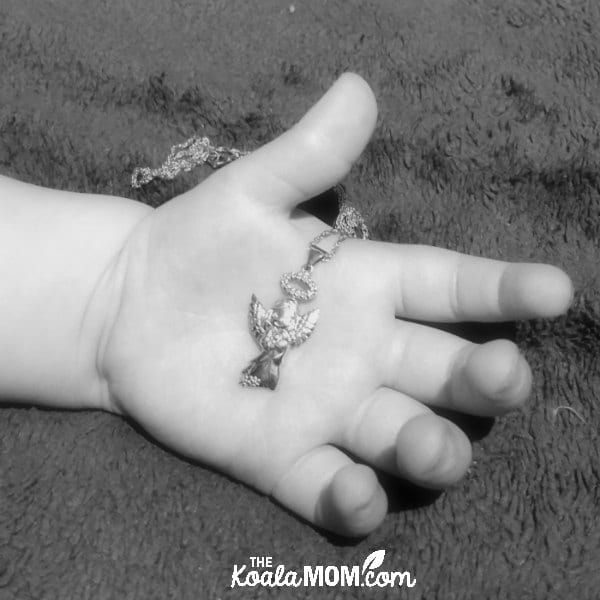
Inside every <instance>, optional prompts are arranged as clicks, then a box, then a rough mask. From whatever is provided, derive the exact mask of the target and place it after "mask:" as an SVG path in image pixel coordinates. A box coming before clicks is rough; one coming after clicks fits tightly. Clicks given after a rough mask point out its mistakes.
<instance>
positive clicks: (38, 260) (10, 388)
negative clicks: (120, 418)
mask: <svg viewBox="0 0 600 600" xmlns="http://www.w3.org/2000/svg"><path fill="white" fill-rule="evenodd" d="M151 211H152V209H151V208H149V207H147V206H145V205H143V204H141V203H139V202H135V201H131V200H127V199H125V198H115V197H110V196H99V195H94V194H79V193H73V192H63V191H59V190H50V189H45V188H40V187H37V186H33V185H29V184H24V183H20V182H17V181H14V180H10V179H6V178H4V177H0V277H1V279H2V281H3V290H4V293H3V294H2V297H1V298H0V315H1V316H0V356H2V357H3V359H2V361H0V398H4V399H10V400H12V401H21V402H33V403H37V404H43V405H52V406H60V407H63V408H109V406H108V405H107V404H106V402H105V399H104V396H105V394H104V393H103V391H102V390H103V381H102V378H101V377H100V376H99V373H98V368H97V356H98V351H99V350H98V344H99V340H100V338H101V331H102V328H103V323H104V314H105V313H106V311H107V308H106V306H108V304H107V303H108V302H109V296H110V294H109V293H108V291H105V290H110V289H111V285H112V284H109V283H108V281H109V280H111V278H112V275H111V273H113V271H114V265H115V264H116V263H117V262H118V256H119V254H120V252H121V249H122V248H123V246H124V244H125V241H126V239H127V237H128V236H129V235H130V233H131V231H132V230H133V229H134V228H135V227H136V225H137V224H138V223H139V222H140V221H141V220H142V219H143V218H145V216H146V215H147V214H148V213H149V212H151ZM113 287H114V286H113ZM105 305H106V306H105Z"/></svg>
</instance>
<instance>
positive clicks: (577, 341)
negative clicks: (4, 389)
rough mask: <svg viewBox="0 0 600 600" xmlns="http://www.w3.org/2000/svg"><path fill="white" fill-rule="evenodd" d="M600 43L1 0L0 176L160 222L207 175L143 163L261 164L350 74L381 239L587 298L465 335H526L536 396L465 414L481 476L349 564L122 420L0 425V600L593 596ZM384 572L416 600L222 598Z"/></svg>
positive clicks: (549, 1) (543, 29)
mask: <svg viewBox="0 0 600 600" xmlns="http://www.w3.org/2000/svg"><path fill="white" fill-rule="evenodd" d="M599 40H600V8H599V4H598V3H597V2H595V1H594V0H592V1H590V0H567V1H559V0H537V1H536V2H533V1H529V0H502V1H500V0H437V1H434V0H425V1H424V0H402V1H401V2H396V1H395V0H388V1H385V2H378V3H367V2H359V1H352V2H343V1H342V0H327V1H325V0H321V1H318V0H314V1H306V2H297V3H296V4H295V5H294V4H290V3H282V2H278V1H275V0H268V1H262V2H260V4H259V3H249V2H243V1H229V2H217V1H216V0H214V1H211V2H208V1H205V2H201V1H198V0H130V1H126V0H120V1H118V0H117V1H114V2H98V1H97V0H79V1H78V2H70V1H69V0H54V1H53V2H43V1H42V0H38V1H35V0H2V2H1V3H0V173H2V174H5V175H10V176H13V177H16V178H18V179H22V180H24V181H28V182H32V183H36V184H41V185H44V186H49V187H55V188H61V189H69V190H77V191H90V192H97V193H104V194H115V195H121V196H127V197H131V198H137V199H140V200H143V201H144V202H147V203H149V204H151V205H154V206H156V205H159V204H160V203H162V202H165V201H167V200H168V199H170V198H172V197H173V196H175V195H177V194H179V193H181V192H182V191H184V190H187V189H189V188H190V187H191V186H193V185H195V184H196V183H198V182H199V181H201V180H202V179H204V178H205V177H206V176H207V175H208V174H209V173H208V171H207V170H206V169H205V168H200V169H197V170H195V171H193V172H190V173H189V174H186V175H184V176H181V177H180V178H178V179H177V180H175V181H173V182H170V183H156V184H152V185H150V186H148V187H146V188H145V189H144V190H142V191H139V192H137V191H133V190H132V189H131V188H130V187H129V177H130V174H131V170H132V169H133V168H134V167H135V166H138V165H146V164H151V165H158V164H159V163H160V162H161V161H162V160H163V159H164V157H165V156H166V155H167V153H168V150H169V148H170V147H171V145H172V144H174V143H176V142H180V141H183V140H185V139H186V138H187V137H189V136H191V135H193V134H195V133H201V134H206V135H209V136H210V137H211V138H212V139H214V140H215V141H216V142H218V143H222V144H226V145H234V146H237V147H244V148H255V147H257V146H258V145H260V144H262V143H263V142H265V141H267V140H270V139H272V138H273V137H274V136H275V135H277V134H278V133H280V132H282V131H283V130H284V129H285V128H286V127H288V126H289V125H291V124H292V123H293V122H294V121H295V120H296V119H297V118H298V117H300V116H301V115H302V114H303V112H304V111H305V110H306V109H307V108H308V107H309V106H310V105H311V103H312V102H313V101H315V100H316V99H317V98H318V97H319V95H320V94H321V93H322V92H323V91H324V90H325V89H326V88H327V87H328V86H329V85H330V84H331V83H332V81H333V80H334V79H335V77H336V76H337V75H339V74H340V73H342V72H343V71H345V70H353V71H356V72H358V73H360V74H361V75H362V76H363V77H365V79H367V81H369V83H370V84H371V86H372V87H373V89H374V91H375V93H376V96H377V98H378V101H379V106H380V117H379V122H378V127H377V131H376V134H375V136H374V138H373V140H372V142H371V144H370V146H369V147H368V149H367V151H366V153H365V155H364V156H363V158H362V159H361V160H360V162H359V163H358V164H357V165H356V167H355V168H354V170H353V171H352V174H351V175H350V177H349V178H348V179H347V181H346V182H345V183H346V186H347V189H348V191H349V193H350V195H351V197H352V198H353V200H354V201H356V202H357V203H358V204H359V206H360V207H361V209H362V210H363V211H364V212H366V213H367V214H368V215H369V221H370V224H371V228H372V230H373V232H374V236H375V237H378V238H381V239H385V240H390V241H402V242H414V243H425V244H434V245H438V246H443V247H447V248H452V249H455V250H460V251H465V252H469V253H473V254H477V255H485V256H490V257H493V258H500V259H507V260H527V261H542V262H551V263H554V264H557V265H559V266H561V267H563V268H564V269H565V270H566V271H567V272H568V273H569V274H570V275H571V276H572V278H573V280H574V282H575V285H576V287H577V294H576V299H575V303H574V306H573V308H572V310H571V311H570V312H569V314H568V315H567V316H566V317H564V318H561V319H558V320H556V321H545V320H540V321H533V322H518V323H508V324H502V325H495V326H480V325H474V324H465V325H464V326H460V327H457V328H454V329H453V331H456V332H458V333H461V334H463V335H466V336H467V337H469V338H470V339H473V340H476V341H482V340H487V339H492V338H494V337H498V336H500V337H508V338H510V339H514V340H516V342H517V343H518V344H519V346H520V348H521V349H522V350H523V352H524V353H525V355H526V357H527V358H528V360H529V361H530V363H531V365H532V368H533V371H534V376H535V384H534V392H533V396H532V398H531V401H530V402H529V404H528V405H527V407H526V408H525V409H523V410H522V411H520V412H518V413H515V414H512V415H510V416H507V417H505V418H502V419H498V420H497V421H496V422H493V421H492V420H484V419H476V418H464V417H462V418H461V417H456V418H457V419H458V421H459V422H460V423H461V424H462V425H463V426H464V427H465V428H466V430H467V432H468V433H469V435H470V436H471V437H472V439H473V443H474V461H473V465H472V467H471V469H470V471H469V474H468V476H467V477H466V479H465V480H464V481H463V482H462V483H461V484H459V485H458V486H456V487H455V488H453V489H452V490H450V491H448V492H446V493H444V494H441V495H436V494H431V493H425V492H423V491H421V490H418V489H415V488H412V487H410V486H408V485H406V484H402V483H399V482H397V481H393V480H391V479H384V482H385V485H386V487H387V490H388V492H389V495H390V498H391V508H392V512H391V513H390V514H389V516H388V517H387V518H386V520H385V522H384V524H383V526H382V527H381V528H380V529H379V530H377V531H376V532H375V533H374V534H373V535H371V536H370V537H368V538H367V539H365V540H362V541H358V542H349V541H347V540H343V539H340V538H336V537H332V536H329V535H327V534H324V533H323V532H321V531H317V530H315V529H313V528H312V527H310V526H309V525H307V524H306V523H304V522H301V521H300V520H298V519H297V518H295V517H294V516H292V515H290V514H288V513H287V512H286V511H284V510H283V509H282V508H280V507H279V506H277V505H276V504H274V503H273V502H271V501H270V500H268V499H267V498H265V497H263V496H260V495H258V494H256V493H255V492H253V491H252V490H250V489H248V488H246V487H245V486H243V485H241V484H238V483H237V482H235V481H231V480H229V479H227V478H225V477H223V476H222V475H220V474H218V473H214V472H211V471H210V470H207V469H206V468H204V467H203V466H202V465H197V464H192V463H190V462H187V461H185V460H183V459H181V458H180V457H178V456H175V455H174V454H172V453H170V452H169V451H168V450H167V449H165V448H162V447H161V446H159V445H157V444H156V443H155V442H154V441H152V440H151V439H148V438H147V437H146V436H145V435H144V434H143V432H141V431H139V430H138V429H137V428H136V426H135V425H134V424H133V423H129V422H127V421H124V420H123V419H121V418H118V417H115V416H111V415H108V414H104V413H101V412H80V413H68V412H61V411H52V410H40V409H37V408H35V407H21V406H11V405H10V404H8V405H5V407H4V408H2V409H0V503H1V504H0V598H1V599H2V600H29V599H40V598H44V599H46V598H48V599H55V598H56V599H61V600H64V599H70V598H73V599H75V598H76V599H86V598H90V599H94V600H98V599H115V600H125V599H144V600H148V599H153V598H156V599H161V600H162V599H166V598H173V599H177V600H184V599H190V600H191V599H198V598H209V599H216V598H254V597H256V598H262V597H273V598H275V597H277V598H288V597H289V598H313V597H314V598H317V597H318V598H331V599H334V598H359V597H360V598H370V597H374V598H375V597H383V596H384V595H385V596H386V597H400V598H404V597H405V598H410V599H418V598H422V599H428V600H429V599H432V598H441V599H446V600H450V599H460V600H464V599H470V598H473V599H478V600H479V599H482V598H519V599H529V598H561V599H562V598H575V597H577V598H590V599H592V598H598V597H599V594H600V592H598V589H599V588H600V570H599V569H598V566H599V564H600V527H599V526H598V517H597V512H598V503H599V500H600V489H599V482H598V474H599V465H600V460H599V459H600V456H599V453H600V451H599V448H600V440H599V439H598V429H599V427H598V425H599V423H600V417H599V416H598V414H599V413H598V410H597V403H598V398H597V395H598V390H600V360H599V350H600V282H599V277H598V273H599V269H598V263H599V258H600V248H599V241H598V240H599V230H600V174H599V173H600V160H599V159H600V137H599V124H600V85H599V79H600V41H599ZM201 234H202V232H201V231H199V235H201ZM376 550H385V561H384V563H383V566H382V567H381V568H382V569H384V570H388V571H410V573H411V574H412V576H413V577H414V578H415V579H416V585H415V587H413V588H408V587H403V588H401V589H400V590H396V591H395V592H394V593H392V592H391V591H390V590H387V591H380V590H376V589H369V590H367V589H361V588H356V587H353V586H340V585H337V586H333V587H328V586H326V585H324V586H323V587H304V586H302V587H299V588H295V589H287V588H282V589H269V588H266V587H262V586H257V587H254V588H235V589H231V588H230V584H231V580H232V572H233V569H234V565H235V564H237V565H238V566H239V565H242V564H249V557H250V556H271V557H273V565H274V566H277V565H279V564H283V565H285V569H286V570H297V571H302V570H303V567H304V565H312V566H317V565H324V566H327V565H334V566H337V567H341V566H343V565H347V566H350V567H351V566H352V565H359V566H362V564H363V562H364V560H365V559H366V557H367V555H369V554H370V553H371V552H373V551H376Z"/></svg>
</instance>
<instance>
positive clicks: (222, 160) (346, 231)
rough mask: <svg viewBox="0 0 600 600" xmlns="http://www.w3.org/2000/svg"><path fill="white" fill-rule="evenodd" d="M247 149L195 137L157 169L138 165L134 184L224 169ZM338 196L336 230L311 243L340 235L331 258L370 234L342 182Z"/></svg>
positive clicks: (178, 147)
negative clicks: (350, 242)
mask: <svg viewBox="0 0 600 600" xmlns="http://www.w3.org/2000/svg"><path fill="white" fill-rule="evenodd" d="M248 154H249V152H247V151H245V150H238V149H237V148H227V147H225V146H213V145H212V144H211V142H210V140H209V139H208V138H207V137H206V136H203V137H198V136H193V137H191V138H189V139H188V140H186V141H185V142H183V143H181V144H175V145H174V146H173V147H172V148H171V151H170V152H169V156H167V159H166V160H165V162H164V163H163V164H162V165H161V166H160V167H158V168H156V169H151V168H150V167H137V168H135V169H134V170H133V173H132V175H131V187H133V188H136V189H138V188H141V187H142V186H143V185H146V184H147V183H150V182H151V181H152V180H153V179H164V180H171V179H174V178H175V177H177V175H178V174H179V173H181V171H186V172H188V171H191V170H192V169H193V168H194V167H197V166H199V165H203V164H207V165H209V166H210V167H211V168H213V169H220V168H221V167H224V166H225V165H228V164H229V163H230V162H233V161H234V160H237V159H238V158H241V157H242V156H246V155H248ZM335 191H336V194H337V196H338V203H339V214H338V217H337V219H336V221H335V225H334V227H333V229H327V230H325V231H323V232H322V233H320V234H319V235H318V236H317V237H316V238H315V239H314V240H313V241H312V242H311V244H317V243H318V242H320V241H321V240H323V239H324V238H326V237H329V236H331V235H334V234H337V235H338V239H337V240H336V242H335V244H334V245H333V247H332V248H331V250H329V252H328V253H327V254H328V257H327V258H325V259H324V260H329V259H330V258H332V257H333V255H334V254H335V252H336V250H337V249H338V247H339V245H340V244H341V243H342V242H343V241H344V240H345V239H347V238H349V237H351V238H356V237H358V238H362V239H366V238H368V237H369V230H368V228H367V226H366V224H365V221H364V219H363V218H362V215H361V214H360V212H359V211H358V210H357V209H356V208H354V207H353V206H352V205H351V204H350V203H349V202H348V201H347V199H346V191H345V189H344V187H343V186H342V185H337V186H336V187H335Z"/></svg>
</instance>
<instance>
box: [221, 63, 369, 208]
mask: <svg viewBox="0 0 600 600" xmlns="http://www.w3.org/2000/svg"><path fill="white" fill-rule="evenodd" d="M376 119H377V105H376V102H375V97H374V95H373V92H372V91H371V88H370V87H369V86H368V84H367V83H366V82H365V81H364V79H362V78H361V77H359V76H358V75H355V74H353V73H345V74H344V75H342V76H341V77H340V78H339V79H338V80H337V81H336V82H335V83H334V84H333V86H332V87H331V88H330V89H329V90H328V91H327V93H326V94H325V95H324V96H323V97H322V98H321V99H320V100H319V101H318V102H317V103H316V104H315V105H314V106H313V107H312V108H311V109H310V110H309V111H308V113H306V115H305V116H304V117H303V118H302V119H301V120H300V121H299V122H298V123H297V124H296V125H295V126H294V127H292V128H291V129H289V130H288V131H286V132H285V133H284V134H282V135H281V136H279V137H278V138H276V139H275V140H274V141H272V142H270V143H268V144H266V145H265V146H262V147H261V148H259V149H258V150H256V151H255V152H253V153H252V154H250V155H248V156H246V157H245V158H243V159H240V160H237V161H235V162H234V163H232V164H230V165H228V166H227V167H226V168H225V169H222V170H221V171H219V172H218V173H216V174H215V175H222V176H223V177H224V178H226V181H227V184H228V185H229V186H231V185H232V184H233V185H235V186H236V187H240V188H241V189H242V190H243V192H244V194H245V195H250V196H251V197H253V198H255V199H256V201H257V202H261V203H263V204H267V205H272V206H273V207H276V208H278V209H281V210H282V211H284V212H287V213H289V212H291V210H292V209H293V208H294V207H295V206H296V205H297V204H300V203H301V202H303V201H305V200H308V199H309V198H312V197H314V196H317V195H318V194H320V193H322V192H324V191H325V190H327V189H329V188H330V187H332V186H334V185H335V184H337V183H338V182H339V181H340V180H341V179H342V178H343V177H344V176H345V175H346V174H347V173H348V172H349V171H350V168H351V167H352V164H353V163H354V162H355V161H356V159H357V158H358V157H359V156H360V154H361V152H362V151H363V150H364V148H365V146H366V145H367V142H368V141H369V138H370V137H371V135H372V133H373V130H374V128H375V122H376ZM213 177H214V175H213Z"/></svg>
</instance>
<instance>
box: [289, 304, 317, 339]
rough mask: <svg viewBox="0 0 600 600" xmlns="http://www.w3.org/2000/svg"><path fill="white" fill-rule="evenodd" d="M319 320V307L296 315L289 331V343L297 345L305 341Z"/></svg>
mask: <svg viewBox="0 0 600 600" xmlns="http://www.w3.org/2000/svg"><path fill="white" fill-rule="evenodd" d="M318 320H319V309H318V308H315V309H314V310H311V311H310V312H307V313H306V314H303V315H297V316H296V321H295V323H294V328H293V330H291V331H290V332H289V333H290V343H291V344H293V345H294V346H299V345H300V344H302V343H303V342H305V341H306V340H307V339H308V338H309V337H310V335H311V333H312V332H313V329H314V328H315V325H316V324H317V321H318Z"/></svg>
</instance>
